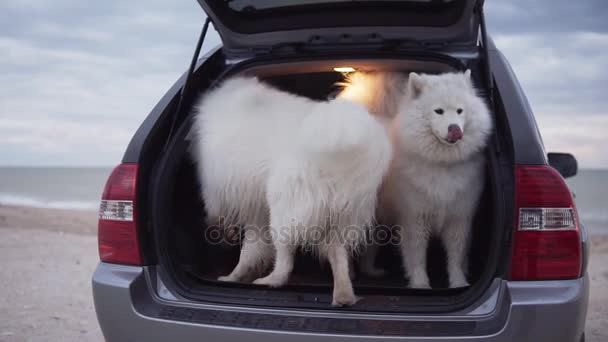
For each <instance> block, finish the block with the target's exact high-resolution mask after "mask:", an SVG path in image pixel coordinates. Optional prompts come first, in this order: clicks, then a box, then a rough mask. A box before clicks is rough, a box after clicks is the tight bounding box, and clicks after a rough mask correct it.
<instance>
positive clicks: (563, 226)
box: [510, 166, 582, 280]
mask: <svg viewBox="0 0 608 342" xmlns="http://www.w3.org/2000/svg"><path fill="white" fill-rule="evenodd" d="M515 182H516V185H515V191H516V192H515V203H516V206H515V232H514V235H513V237H514V239H513V255H512V259H511V272H510V273H511V275H510V278H511V279H512V280H552V279H554V280H556V279H574V278H578V277H580V276H581V268H582V251H581V250H582V245H581V237H580V228H579V222H578V217H577V212H576V207H575V205H574V200H573V198H572V194H571V192H570V189H569V188H568V186H567V185H566V182H565V181H564V179H563V178H562V176H561V175H560V174H559V173H558V172H557V171H556V170H555V169H553V168H551V167H549V166H517V168H516V169H515Z"/></svg>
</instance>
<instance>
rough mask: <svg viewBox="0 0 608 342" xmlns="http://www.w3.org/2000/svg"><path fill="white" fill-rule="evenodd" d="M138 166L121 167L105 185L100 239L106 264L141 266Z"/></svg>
mask: <svg viewBox="0 0 608 342" xmlns="http://www.w3.org/2000/svg"><path fill="white" fill-rule="evenodd" d="M136 186H137V164H121V165H118V166H117V167H116V168H115V169H114V171H112V174H111V175H110V178H109V179H108V181H107V183H106V187H105V189H104V191H103V195H102V197H101V205H100V206H99V225H98V230H97V240H98V245H99V258H100V259H101V261H103V262H109V263H115V264H128V265H142V258H141V253H140V250H139V241H138V237H137V225H136V223H135V222H136V220H135V219H136V210H135V193H136Z"/></svg>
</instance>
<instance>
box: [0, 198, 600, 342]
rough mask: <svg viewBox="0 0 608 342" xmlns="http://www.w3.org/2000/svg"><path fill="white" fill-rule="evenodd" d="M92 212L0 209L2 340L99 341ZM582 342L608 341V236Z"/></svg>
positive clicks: (595, 249) (592, 268) (596, 250)
mask: <svg viewBox="0 0 608 342" xmlns="http://www.w3.org/2000/svg"><path fill="white" fill-rule="evenodd" d="M96 225H97V217H96V213H95V212H93V211H74V210H58V209H36V208H26V207H15V206H2V205H0V288H2V296H0V317H2V319H0V341H7V342H9V341H11V342H12V341H102V340H103V338H102V334H101V331H100V329H99V327H98V325H97V321H96V318H95V311H94V308H93V303H92V298H91V282H90V278H91V274H92V272H93V270H94V269H95V265H96V264H97V261H98V257H97V241H96V237H95V232H96ZM591 252H592V257H591V262H590V265H589V274H590V278H591V300H590V302H589V313H588V318H587V329H586V333H587V341H597V342H600V341H608V236H594V237H592V247H591Z"/></svg>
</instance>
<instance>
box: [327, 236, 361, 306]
mask: <svg viewBox="0 0 608 342" xmlns="http://www.w3.org/2000/svg"><path fill="white" fill-rule="evenodd" d="M327 259H328V260H329V264H330V265H331V272H332V275H333V277H334V294H333V300H332V303H331V305H333V306H343V305H353V304H355V303H356V302H357V297H355V292H354V291H353V284H352V282H351V280H350V274H349V266H350V265H349V264H350V262H349V260H350V255H349V254H348V252H347V251H346V248H345V247H344V245H341V244H332V245H329V246H327Z"/></svg>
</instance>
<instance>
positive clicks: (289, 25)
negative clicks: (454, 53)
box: [198, 0, 483, 55]
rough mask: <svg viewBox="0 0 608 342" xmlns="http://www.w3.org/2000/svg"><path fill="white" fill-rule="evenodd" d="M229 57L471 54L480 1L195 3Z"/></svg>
mask: <svg viewBox="0 0 608 342" xmlns="http://www.w3.org/2000/svg"><path fill="white" fill-rule="evenodd" d="M198 2H199V4H200V5H201V6H202V8H203V9H204V10H205V12H206V13H207V14H208V15H209V17H210V18H211V20H212V22H213V24H214V26H215V28H216V29H217V31H218V32H219V34H220V36H221V38H222V42H223V46H224V51H225V52H226V53H227V54H228V55H242V54H263V53H265V52H270V51H276V50H278V49H281V48H283V47H295V48H306V49H312V50H315V49H319V50H321V49H328V48H348V47H382V46H387V45H388V46H394V45H395V44H396V45H397V46H402V45H403V46H417V47H424V48H430V49H434V50H441V49H444V48H447V47H449V48H451V49H458V50H463V49H464V50H473V49H475V48H476V47H477V43H478V40H479V37H478V36H479V24H480V13H481V8H482V6H483V0H393V1H384V0H379V1H369V0H368V1H365V0H361V1H357V0H290V1H278V0H198Z"/></svg>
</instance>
